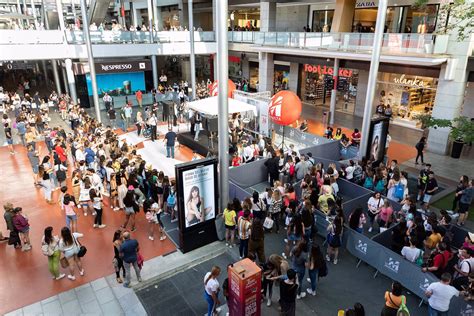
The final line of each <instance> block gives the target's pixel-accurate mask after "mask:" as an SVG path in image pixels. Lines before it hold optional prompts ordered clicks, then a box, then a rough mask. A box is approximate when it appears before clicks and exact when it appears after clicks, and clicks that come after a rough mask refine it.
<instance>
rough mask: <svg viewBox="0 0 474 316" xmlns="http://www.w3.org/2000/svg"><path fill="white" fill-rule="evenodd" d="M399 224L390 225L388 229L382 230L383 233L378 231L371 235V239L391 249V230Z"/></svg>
mask: <svg viewBox="0 0 474 316" xmlns="http://www.w3.org/2000/svg"><path fill="white" fill-rule="evenodd" d="M398 225H400V224H399V223H397V224H396V225H392V226H391V227H390V228H389V229H387V230H386V231H384V232H383V233H379V234H377V235H375V236H374V237H372V240H373V241H375V242H376V243H379V244H381V245H382V246H384V247H387V248H388V249H392V232H393V230H394V229H395V228H396V227H397V226H398Z"/></svg>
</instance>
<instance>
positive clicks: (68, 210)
mask: <svg viewBox="0 0 474 316" xmlns="http://www.w3.org/2000/svg"><path fill="white" fill-rule="evenodd" d="M64 211H65V212H66V216H73V215H76V212H74V202H73V201H70V202H69V203H68V204H65V205H64Z"/></svg>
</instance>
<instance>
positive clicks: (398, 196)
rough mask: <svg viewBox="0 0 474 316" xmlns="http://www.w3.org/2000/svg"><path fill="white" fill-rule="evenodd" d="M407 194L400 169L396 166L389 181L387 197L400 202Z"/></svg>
mask: <svg viewBox="0 0 474 316" xmlns="http://www.w3.org/2000/svg"><path fill="white" fill-rule="evenodd" d="M404 195H405V186H404V185H403V183H402V182H401V179H400V171H399V170H398V168H396V169H395V170H394V171H393V176H392V179H390V180H389V181H388V185H387V197H388V198H389V199H390V200H392V201H396V202H400V201H401V200H402V199H403V197H404Z"/></svg>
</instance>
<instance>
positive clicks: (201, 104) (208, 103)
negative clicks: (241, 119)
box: [188, 97, 257, 116]
mask: <svg viewBox="0 0 474 316" xmlns="http://www.w3.org/2000/svg"><path fill="white" fill-rule="evenodd" d="M217 99H218V97H209V98H205V99H200V100H196V101H192V102H189V103H188V108H189V109H191V110H193V111H196V112H199V113H202V114H204V115H214V116H217V115H218V114H219V105H218V100H217ZM228 100H229V114H234V113H242V112H249V111H252V112H253V114H254V115H255V116H256V115H257V108H256V107H255V106H254V105H251V104H248V103H245V102H242V101H239V100H234V99H230V98H229V99H228Z"/></svg>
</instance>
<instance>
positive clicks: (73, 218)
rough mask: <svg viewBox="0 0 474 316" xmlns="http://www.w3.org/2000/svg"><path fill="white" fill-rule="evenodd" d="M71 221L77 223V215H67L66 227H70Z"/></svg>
mask: <svg viewBox="0 0 474 316" xmlns="http://www.w3.org/2000/svg"><path fill="white" fill-rule="evenodd" d="M71 221H73V222H74V221H77V215H66V226H67V227H70V224H71Z"/></svg>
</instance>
